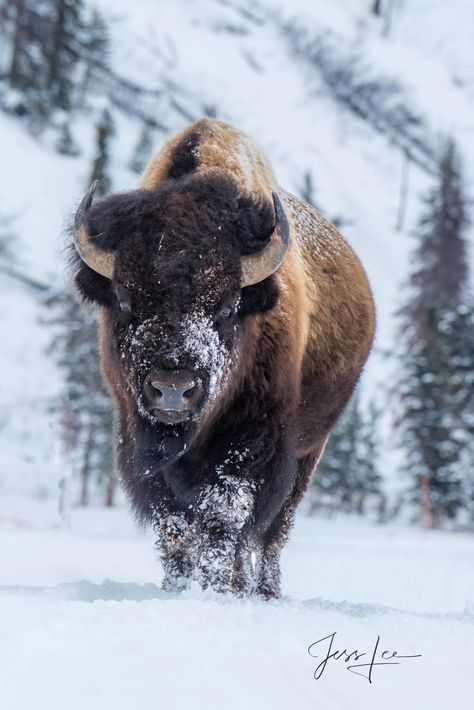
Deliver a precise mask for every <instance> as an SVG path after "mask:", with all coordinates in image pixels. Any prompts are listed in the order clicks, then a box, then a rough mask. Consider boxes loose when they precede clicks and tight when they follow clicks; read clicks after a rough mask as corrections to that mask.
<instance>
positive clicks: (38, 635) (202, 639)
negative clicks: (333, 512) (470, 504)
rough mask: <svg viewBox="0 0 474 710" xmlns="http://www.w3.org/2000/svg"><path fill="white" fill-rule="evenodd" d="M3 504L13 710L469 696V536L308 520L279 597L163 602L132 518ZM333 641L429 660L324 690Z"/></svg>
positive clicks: (343, 680)
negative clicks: (64, 515)
mask: <svg viewBox="0 0 474 710" xmlns="http://www.w3.org/2000/svg"><path fill="white" fill-rule="evenodd" d="M0 510H1V535H0V627H1V643H0V707H1V708H2V710H25V709H26V708H30V707H34V708H36V709H37V710H63V709H64V708H68V710H76V709H77V710H83V708H84V707H87V708H88V710H113V709H115V710H131V708H140V707H150V706H151V707H156V708H173V710H174V709H177V710H181V709H183V710H184V708H193V709H195V710H200V709H201V708H202V709H203V710H204V709H205V710H214V709H215V710H218V709H219V710H220V709H221V708H228V709H229V710H244V708H245V709H246V708H248V709H249V710H280V709H281V710H283V708H288V707H292V708H297V709H298V710H306V709H308V710H311V709H312V708H315V707H323V708H325V710H333V709H334V710H336V709H338V708H348V707H353V708H365V709H367V710H372V709H373V710H375V709H376V708H377V709H378V708H380V707H383V708H385V710H392V709H393V710H398V708H399V707H400V704H401V703H403V704H404V706H405V707H407V709H409V710H415V709H416V708H425V707H429V708H430V710H444V709H445V708H446V707H452V706H456V705H458V704H459V706H461V707H467V705H466V704H465V703H467V702H468V698H469V697H471V696H472V691H473V681H474V678H473V674H472V654H473V652H474V633H473V632H474V604H473V600H472V589H473V585H474V568H473V565H472V559H473V554H474V539H473V538H472V537H471V536H464V535H462V534H459V535H454V534H449V533H441V532H440V533H427V532H423V531H417V530H414V529H408V528H401V527H395V526H384V527H379V526H371V525H370V524H368V523H366V522H361V521H359V520H355V519H337V520H331V521H327V520H315V519H309V518H306V517H304V516H301V517H300V518H299V519H298V521H297V523H296V527H295V529H294V531H293V535H292V538H291V542H290V544H289V545H288V547H287V549H286V550H285V553H284V556H283V593H284V596H283V598H282V599H280V600H278V601H271V602H264V601H258V600H249V599H246V600H239V599H234V598H228V597H219V596H217V595H215V594H213V593H209V592H201V591H198V590H196V589H192V590H190V591H189V592H185V593H183V594H182V595H181V596H179V595H173V594H168V593H165V592H162V591H161V590H160V588H159V584H160V580H161V569H160V567H159V565H158V564H157V562H156V559H155V557H156V555H155V553H154V549H153V546H152V540H151V538H150V535H148V534H146V535H145V534H139V533H138V532H137V531H136V529H135V528H134V527H133V525H132V524H131V522H130V517H129V515H128V513H127V512H126V511H125V510H123V509H117V510H110V511H104V510H102V509H95V510H94V509H89V510H82V511H80V510H76V511H75V512H74V513H73V515H72V517H71V527H70V529H64V528H62V527H61V526H60V525H59V524H58V521H57V518H56V515H55V510H54V508H53V507H51V506H47V505H45V504H41V505H38V504H36V505H33V504H31V505H30V506H26V507H25V504H24V501H22V500H20V501H18V505H17V506H14V505H13V504H12V501H10V502H9V504H8V506H5V504H4V503H2V504H1V508H0ZM333 633H336V637H335V645H334V647H333V650H340V651H342V650H344V649H346V648H347V649H348V652H351V651H353V650H355V649H358V650H359V651H360V652H363V651H366V652H367V653H368V654H369V657H371V655H372V652H373V648H374V644H375V642H376V639H377V636H380V647H379V648H380V653H381V652H382V651H384V650H390V653H391V652H392V651H393V650H397V651H398V653H399V654H400V655H414V654H422V656H421V658H407V659H404V660H401V661H400V665H390V666H375V667H374V669H373V673H372V683H371V684H369V682H368V680H367V678H365V677H362V676H360V675H356V674H355V673H354V672H351V671H348V670H347V667H346V666H347V665H350V664H348V663H346V662H344V660H343V659H341V660H338V661H329V662H328V665H327V667H326V669H325V671H324V673H323V675H322V677H321V678H320V679H319V680H315V679H314V677H313V674H314V672H315V669H316V667H317V665H318V664H319V663H320V662H321V660H322V658H323V656H321V658H319V659H316V658H313V657H311V656H310V655H309V654H308V647H309V646H310V645H311V644H312V643H314V642H315V641H318V640H320V639H322V638H324V637H326V636H328V635H329V634H333ZM313 653H317V651H316V649H315V647H313ZM377 660H378V661H380V660H381V659H380V657H378V658H377ZM360 662H363V661H362V660H361V661H360ZM354 670H357V669H354ZM359 670H360V671H361V672H364V673H366V672H367V671H366V669H359Z"/></svg>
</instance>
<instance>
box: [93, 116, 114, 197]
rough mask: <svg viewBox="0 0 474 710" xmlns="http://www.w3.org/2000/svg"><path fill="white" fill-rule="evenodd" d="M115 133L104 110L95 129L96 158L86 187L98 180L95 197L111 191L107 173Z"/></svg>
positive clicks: (111, 122)
mask: <svg viewBox="0 0 474 710" xmlns="http://www.w3.org/2000/svg"><path fill="white" fill-rule="evenodd" d="M114 133H115V128H114V122H113V118H112V114H111V113H110V111H109V109H108V108H105V109H104V110H103V111H102V113H101V116H100V120H99V123H98V124H97V128H96V156H95V159H94V163H93V166H92V172H91V176H90V178H89V182H88V185H90V184H91V183H92V182H94V180H98V181H99V184H98V185H97V195H98V196H101V195H105V194H106V193H108V192H110V190H111V189H112V183H111V179H110V176H109V173H108V170H109V163H110V141H111V139H112V137H113V135H114Z"/></svg>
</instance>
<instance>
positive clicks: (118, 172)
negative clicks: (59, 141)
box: [0, 0, 474, 710]
mask: <svg viewBox="0 0 474 710" xmlns="http://www.w3.org/2000/svg"><path fill="white" fill-rule="evenodd" d="M91 2H92V0H91ZM371 2H372V0H370V2H369V0H365V1H364V2H360V0H345V2H343V3H339V2H334V0H311V2H310V1H309V0H292V2H291V3H283V2H278V0H264V2H263V3H262V5H261V6H259V5H257V4H249V3H244V2H242V3H238V2H236V1H234V0H225V1H224V0H221V1H217V0H193V2H186V0H160V2H159V3H158V2H156V0H137V1H136V2H135V3H132V4H130V3H129V2H126V1H125V0H97V1H96V0H94V3H93V4H97V5H98V6H99V7H100V9H101V10H102V11H103V12H104V13H105V14H106V16H107V18H108V20H109V21H110V23H111V32H112V45H111V63H112V66H113V69H114V71H115V72H116V73H118V74H119V75H121V76H123V77H125V78H129V79H130V80H133V81H137V82H139V83H141V84H142V85H146V86H148V87H150V88H156V87H162V86H163V85H169V86H171V85H173V84H174V83H176V84H179V86H180V87H181V89H180V92H178V97H179V102H180V104H181V105H182V106H185V107H186V106H188V107H189V106H190V107H191V109H190V110H191V112H192V113H193V115H194V117H195V118H196V119H198V118H200V117H201V115H202V110H203V104H204V103H206V104H208V105H215V106H216V107H217V109H218V117H219V118H222V119H224V120H227V121H229V122H231V123H234V124H235V125H236V126H238V127H240V128H242V129H244V130H245V131H246V132H248V133H249V134H250V135H251V136H252V138H254V139H255V141H256V142H257V143H258V144H259V145H261V146H262V148H263V149H264V151H265V152H266V153H267V155H268V156H269V158H270V160H271V162H272V164H273V166H274V169H275V172H276V174H277V176H278V179H279V181H280V183H281V185H282V187H283V188H286V189H288V190H289V191H291V192H294V193H297V192H298V190H299V189H300V187H301V185H302V180H303V174H304V172H305V171H307V170H311V171H312V174H313V178H314V182H315V190H316V191H315V198H316V200H317V202H318V204H319V205H320V206H321V207H322V209H323V211H324V213H325V214H326V215H327V216H328V217H329V218H331V217H334V216H337V215H342V216H343V217H345V218H347V219H348V220H350V221H348V222H347V223H346V225H345V226H344V227H343V230H342V231H343V232H344V234H345V236H347V238H348V240H349V242H350V243H351V244H352V245H353V246H354V247H355V249H356V251H357V252H358V254H359V255H360V257H361V259H362V261H363V263H364V265H365V267H366V269H367V271H368V274H369V277H370V280H371V283H372V286H373V289H374V293H375V299H376V303H377V308H378V334H377V341H376V347H375V350H374V354H373V356H372V358H371V361H370V363H369V365H368V367H367V370H366V375H365V386H366V388H367V391H368V392H370V393H376V394H378V395H379V396H380V402H381V403H382V404H383V406H384V409H385V411H386V413H387V422H386V423H385V425H384V433H385V435H386V439H385V441H384V455H385V457H386V459H385V462H384V463H385V465H384V473H385V475H386V476H387V479H388V483H389V484H390V485H392V486H396V485H397V482H398V481H399V477H397V472H396V464H397V462H398V459H399V451H398V450H397V448H396V444H397V441H396V437H395V436H394V432H393V430H392V429H390V428H389V424H390V422H389V421H388V420H389V419H390V415H391V413H390V411H389V410H390V407H389V406H387V402H386V399H385V393H386V390H387V389H388V388H389V387H390V386H392V384H393V368H392V367H391V366H390V364H389V362H390V361H387V360H386V358H385V356H384V354H385V353H391V352H392V351H393V348H394V345H395V335H394V334H395V319H394V317H393V314H394V312H395V311H396V309H397V308H398V307H399V306H400V299H401V298H402V296H403V293H404V288H405V284H406V278H407V271H408V264H409V255H410V252H411V249H412V247H413V246H414V242H413V239H412V238H411V236H410V235H411V233H412V230H413V229H414V227H415V225H416V222H417V219H418V216H419V214H420V211H421V209H422V202H421V197H422V195H423V194H424V192H425V191H426V189H427V188H429V187H430V186H431V185H432V184H433V178H432V176H430V175H428V174H426V173H425V172H423V171H422V170H421V169H420V168H418V167H416V166H415V165H412V166H411V168H410V182H409V185H410V188H409V198H408V209H407V215H406V219H405V224H404V227H403V229H402V230H401V231H400V232H397V231H396V230H395V224H396V218H397V208H398V200H399V190H400V176H401V171H402V163H403V161H402V158H401V154H400V150H399V149H397V148H396V147H394V146H393V145H392V144H391V143H390V142H389V141H388V139H387V138H386V137H385V136H383V135H380V134H379V133H376V132H375V131H374V130H373V128H372V127H371V126H370V125H368V124H367V123H366V122H364V121H362V120H361V119H359V118H357V117H355V116H354V115H352V114H350V113H348V112H347V110H346V109H344V108H343V107H341V105H340V104H338V103H337V102H336V101H335V100H334V98H333V97H332V96H331V95H330V93H329V92H328V90H327V87H326V86H325V84H324V82H323V80H322V78H321V77H320V76H319V74H318V72H317V71H316V70H315V71H310V69H309V68H308V66H306V65H305V63H304V62H300V61H299V60H297V59H296V58H295V57H294V56H293V55H292V54H291V53H290V51H289V48H288V45H287V43H286V42H285V41H284V40H283V39H282V37H281V35H280V34H279V33H278V30H277V27H276V25H275V23H272V22H268V21H263V22H260V21H259V19H258V18H259V17H264V16H265V13H266V11H267V10H268V9H270V10H274V9H275V8H278V9H279V11H280V12H281V14H282V15H283V16H284V17H293V16H296V17H299V18H300V19H303V18H304V20H305V23H306V24H305V26H306V27H307V28H308V30H311V32H314V33H315V34H320V33H327V34H328V35H330V36H331V38H332V40H333V42H334V41H337V42H339V43H340V46H341V48H343V49H344V51H348V52H349V51H353V52H354V53H355V54H358V55H359V56H360V57H361V58H362V60H363V61H365V62H367V63H368V64H369V65H370V66H372V67H373V70H374V74H375V75H377V76H386V77H388V78H395V79H396V80H397V81H398V82H399V83H400V85H401V87H402V90H403V92H404V95H406V97H407V102H408V103H409V106H410V107H411V108H412V109H414V110H415V109H416V111H417V112H419V114H420V115H421V116H422V117H423V118H424V120H425V121H426V123H427V125H428V127H429V129H430V131H431V132H432V134H433V135H434V136H441V135H446V134H450V135H451V136H453V137H454V138H455V139H456V140H457V141H458V144H459V146H460V148H461V152H462V155H463V158H464V166H465V170H466V177H467V185H468V186H469V185H472V184H473V179H474V58H473V50H472V28H473V25H474V4H473V3H472V2H471V0H452V2H450V3H442V2H440V0H417V2H410V3H409V2H406V1H405V2H401V1H399V2H395V3H394V5H395V6H396V8H397V12H396V13H395V15H394V18H393V23H392V31H391V33H390V35H389V36H388V37H383V36H382V32H381V24H380V22H378V21H377V20H375V19H374V18H373V17H372V16H371V15H370V13H369V7H370V4H371ZM242 5H245V6H246V8H247V9H248V10H250V11H251V13H250V14H252V13H254V19H253V20H252V19H249V13H247V15H246V14H245V13H242V12H241V11H240V10H239V7H241V6H242ZM262 7H263V10H262ZM255 18H256V19H255ZM229 25H232V26H233V27H234V29H235V28H237V30H238V31H236V32H229V31H225V30H224V29H222V28H223V27H226V26H229ZM219 28H220V29H219ZM239 28H240V29H239ZM102 105H103V100H102V99H100V98H97V101H93V102H91V106H90V107H89V108H88V111H87V113H86V115H84V116H82V117H78V118H77V120H76V121H75V122H74V123H73V125H72V126H71V129H72V132H73V134H74V138H75V140H76V142H77V143H78V144H79V146H80V148H81V149H82V154H81V156H80V157H79V158H70V157H63V156H60V155H58V154H57V153H56V152H55V151H54V150H53V147H52V145H51V141H50V140H49V138H48V136H44V137H41V138H39V139H37V138H34V137H32V136H31V135H29V134H28V133H27V131H26V130H25V128H24V126H23V125H22V123H21V121H20V120H18V119H15V118H13V117H8V116H6V115H4V114H0V149H1V154H2V164H1V168H0V210H1V213H2V214H4V213H7V214H10V215H12V216H13V217H14V218H15V221H14V231H15V232H16V233H17V235H18V243H17V252H18V256H19V261H20V266H21V267H22V268H23V270H24V271H26V272H28V273H29V274H31V276H33V277H36V278H38V279H43V280H45V281H47V282H48V283H51V284H52V285H53V286H58V285H61V284H63V283H64V282H65V280H66V278H67V276H66V275H65V273H64V271H65V260H64V255H63V254H62V249H63V241H62V239H61V232H62V229H63V226H64V224H65V222H66V221H67V219H68V218H69V216H70V214H71V213H72V212H73V210H74V208H75V206H76V205H77V203H78V201H79V199H80V197H81V195H82V194H83V192H84V191H85V189H86V187H87V184H86V183H87V179H88V175H89V173H90V166H91V159H92V156H93V152H94V135H93V134H94V123H95V121H96V120H97V117H98V111H99V109H100V108H101V107H102ZM160 111H162V112H163V113H160V115H159V116H157V118H159V119H160V120H162V121H163V123H164V124H165V125H166V126H167V127H168V133H166V134H165V133H163V134H162V135H161V134H157V145H156V147H157V148H158V147H159V144H160V143H161V141H162V140H164V139H165V138H166V137H167V136H168V134H171V133H173V132H175V131H176V130H178V129H180V128H182V127H183V126H184V125H186V124H187V123H188V122H189V118H186V117H185V116H184V115H181V114H180V113H179V111H177V110H175V109H173V106H172V102H168V103H166V102H162V103H160ZM114 119H115V121H116V124H117V132H116V135H115V138H114V141H113V158H112V166H111V175H112V177H113V180H114V185H113V188H114V190H127V189H130V188H133V187H135V186H136V184H137V181H138V178H137V176H136V175H134V174H132V173H131V172H130V170H129V168H128V165H129V161H130V157H131V153H132V149H133V146H134V144H135V143H136V141H137V139H138V136H139V133H140V125H139V123H138V122H137V121H135V120H133V119H131V118H130V117H127V116H125V115H123V114H120V113H118V112H117V111H115V110H114ZM471 196H472V195H471ZM470 239H471V243H472V242H473V240H472V229H471V232H470ZM49 316H50V310H49V309H48V307H47V305H45V303H44V302H43V300H42V299H41V297H39V296H37V295H36V294H35V293H34V292H31V291H29V290H28V289H25V288H24V287H23V286H20V285H19V284H17V283H16V282H14V281H12V280H11V279H9V278H8V277H6V276H3V275H0V324H1V333H2V343H1V348H0V365H1V377H0V710H25V709H26V708H30V707H31V708H33V707H34V708H35V709H37V710H43V708H44V710H56V709H58V710H59V708H60V709H61V710H64V709H67V710H76V708H77V709H79V708H80V710H84V708H85V707H87V709H88V710H109V708H110V710H112V709H114V710H121V709H122V708H123V709H124V710H131V709H132V708H141V707H145V706H146V707H147V708H148V707H150V706H153V707H156V708H160V709H161V708H166V709H167V710H171V709H172V708H173V709H174V708H178V709H181V708H183V709H184V708H193V709H196V710H200V708H206V710H213V708H219V709H221V708H225V709H226V710H233V709H236V710H237V709H238V710H241V709H243V708H250V710H253V708H256V709H257V708H258V710H266V709H267V708H269V709H270V708H271V709H272V710H280V708H282V709H283V708H289V707H291V708H296V709H297V710H300V709H301V710H305V709H306V708H308V709H309V708H311V709H313V708H318V707H320V708H323V709H324V710H333V709H334V710H337V709H338V708H344V710H346V708H348V707H353V708H356V709H357V710H358V708H364V709H365V708H367V709H368V710H372V708H373V709H374V710H375V708H377V709H378V708H384V710H392V708H393V709H395V708H396V709H397V710H398V708H399V706H400V705H401V704H403V705H404V706H405V707H406V708H407V710H412V709H413V710H415V709H416V710H420V709H421V708H425V707H429V708H430V710H438V709H439V710H441V709H442V710H445V708H446V707H451V706H453V707H456V706H459V707H469V706H470V704H472V697H473V691H474V673H473V670H472V660H471V659H472V657H473V652H474V633H473V632H474V594H473V589H474V566H473V553H474V540H473V538H472V537H469V536H467V535H464V534H454V533H448V532H444V533H443V532H436V533H435V532H425V531H420V530H416V529H413V528H405V527H401V526H396V525H395V524H393V525H387V526H383V527H381V526H375V525H370V524H368V523H364V522H362V521H359V520H353V519H349V520H346V519H336V520H331V521H327V520H314V519H309V518H306V517H305V516H304V515H303V514H301V515H300V517H299V519H298V521H297V524H296V527H295V530H294V531H293V534H292V537H291V540H290V543H289V545H288V546H287V548H286V549H285V551H284V556H283V593H284V597H283V598H282V599H281V600H279V601H275V602H268V603H265V602H261V601H257V600H236V599H229V598H219V597H217V596H215V595H213V594H211V593H203V592H200V591H198V590H195V589H192V590H191V591H189V592H186V593H184V594H183V595H181V596H174V595H170V594H165V593H163V592H161V591H160V589H159V585H160V582H161V567H160V565H159V563H158V561H157V555H156V553H155V551H154V548H153V540H152V538H151V536H150V533H145V534H142V533H138V532H137V530H136V529H135V527H134V525H133V522H132V520H131V516H130V515H129V513H128V512H127V511H126V510H125V509H124V508H122V507H119V508H118V509H116V510H112V511H108V510H104V509H91V510H86V511H80V510H73V511H72V512H71V527H70V529H68V528H65V527H64V525H63V523H62V522H60V520H59V517H58V515H57V513H56V506H57V496H58V481H59V479H60V477H61V475H62V474H63V473H64V457H63V454H62V452H61V448H60V445H59V443H58V429H59V423H58V415H57V413H55V412H54V411H52V410H51V406H50V405H51V401H52V399H53V398H54V397H55V395H56V394H57V393H58V391H59V389H60V386H61V381H60V376H59V373H58V372H57V370H56V368H55V366H54V363H53V361H52V358H51V356H50V355H48V354H47V345H48V342H49V340H50V330H48V327H47V326H46V325H45V324H44V321H45V320H47V319H48V317H49ZM110 580H111V581H110ZM334 632H336V633H337V636H336V641H335V648H337V649H339V650H343V649H345V648H347V649H349V650H353V649H355V648H358V649H359V650H364V651H365V650H366V651H367V652H370V651H371V650H372V649H373V645H374V643H375V641H376V638H377V636H378V635H379V636H380V637H381V644H382V645H381V647H380V648H381V649H382V648H383V650H385V648H387V649H397V650H398V651H399V653H400V654H417V653H421V654H422V657H421V658H414V659H406V660H404V661H402V663H401V665H399V666H386V667H375V668H374V672H373V678H372V680H373V682H372V684H369V683H368V681H367V680H366V679H365V678H362V677H360V676H358V675H355V674H354V673H350V672H348V671H347V669H346V667H345V666H346V665H347V664H345V663H344V660H339V661H337V662H336V661H333V662H330V663H329V664H328V667H327V669H326V671H325V672H324V674H323V676H322V678H320V679H319V680H315V679H314V678H313V673H314V671H315V668H316V666H317V664H318V662H319V661H318V660H317V659H315V658H312V657H311V656H310V655H309V654H308V652H307V649H308V646H309V645H310V644H311V643H313V642H315V641H317V640H318V639H321V638H323V637H325V636H327V635H328V634H332V633H334Z"/></svg>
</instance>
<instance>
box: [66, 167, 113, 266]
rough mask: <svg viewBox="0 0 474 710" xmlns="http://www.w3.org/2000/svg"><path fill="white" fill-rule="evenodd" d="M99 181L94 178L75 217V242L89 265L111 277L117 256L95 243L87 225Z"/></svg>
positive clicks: (83, 259) (78, 250)
mask: <svg viewBox="0 0 474 710" xmlns="http://www.w3.org/2000/svg"><path fill="white" fill-rule="evenodd" d="M97 183H98V180H94V182H93V183H92V185H91V186H90V188H89V189H88V190H87V192H86V194H85V195H84V197H83V198H82V200H81V203H80V205H79V207H78V208H77V212H76V216H75V218H74V244H75V247H76V249H77V253H78V254H79V256H80V257H81V259H82V261H84V262H85V263H86V264H87V266H89V267H90V268H91V269H93V270H94V271H97V273H98V274H101V275H102V276H105V277H106V278H107V279H111V278H112V276H113V273H114V261H115V256H114V254H111V253H110V252H106V251H103V250H102V249H99V248H98V247H97V246H96V245H95V244H94V242H93V241H92V237H91V235H90V234H89V230H88V227H87V218H88V216H89V210H90V208H91V205H92V200H93V199H94V193H95V191H96V189H97Z"/></svg>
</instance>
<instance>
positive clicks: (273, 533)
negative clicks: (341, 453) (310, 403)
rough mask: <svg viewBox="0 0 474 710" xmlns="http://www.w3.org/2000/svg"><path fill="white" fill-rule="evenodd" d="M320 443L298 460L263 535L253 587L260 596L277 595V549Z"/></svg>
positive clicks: (321, 448)
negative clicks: (292, 479) (290, 482)
mask: <svg viewBox="0 0 474 710" xmlns="http://www.w3.org/2000/svg"><path fill="white" fill-rule="evenodd" d="M324 444H325V440H324V441H323V443H322V444H321V445H320V446H319V447H318V448H317V450H316V451H314V452H312V453H310V454H308V455H307V456H304V457H303V458H301V459H300V460H299V461H298V473H297V476H296V480H295V484H294V487H293V490H292V492H291V494H290V496H289V498H288V500H287V501H286V502H285V504H284V506H283V508H282V510H281V512H280V513H279V514H278V515H277V517H276V518H275V520H274V521H273V523H272V524H271V525H270V527H269V529H268V531H267V532H266V534H265V535H264V538H263V544H262V547H261V550H260V555H259V559H258V565H257V573H256V575H257V586H256V590H255V592H256V594H258V595H259V596H261V597H263V598H264V599H277V598H278V597H279V596H280V594H281V589H280V586H281V585H280V578H281V574H280V555H281V550H282V548H283V546H284V545H285V543H286V541H287V539H288V535H289V533H290V530H291V527H292V525H293V520H294V516H295V511H296V508H297V506H298V504H299V502H300V500H301V498H302V497H303V495H304V493H305V491H306V489H307V487H308V484H309V482H310V480H311V475H312V473H313V471H314V469H315V467H316V464H317V462H318V460H319V458H320V456H321V453H322V451H323V449H324Z"/></svg>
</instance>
